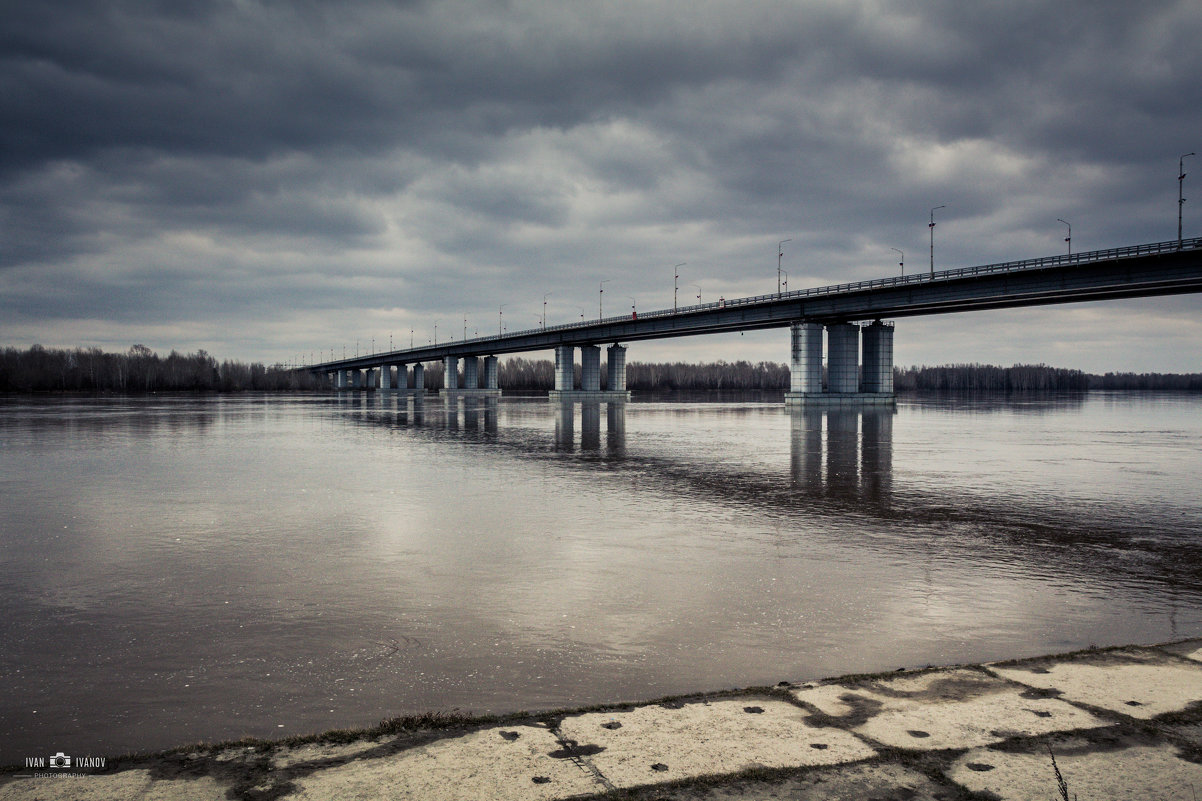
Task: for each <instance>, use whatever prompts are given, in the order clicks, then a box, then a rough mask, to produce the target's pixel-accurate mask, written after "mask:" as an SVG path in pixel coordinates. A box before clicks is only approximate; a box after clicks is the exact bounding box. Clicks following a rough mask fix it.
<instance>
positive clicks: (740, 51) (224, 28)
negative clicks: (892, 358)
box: [0, 0, 1202, 368]
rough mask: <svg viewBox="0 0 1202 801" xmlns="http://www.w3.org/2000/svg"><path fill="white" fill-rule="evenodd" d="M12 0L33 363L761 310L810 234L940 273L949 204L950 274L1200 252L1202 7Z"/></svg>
mask: <svg viewBox="0 0 1202 801" xmlns="http://www.w3.org/2000/svg"><path fill="white" fill-rule="evenodd" d="M9 5H10V6H12V7H11V8H6V9H5V14H4V15H3V18H2V19H0V236H2V237H3V241H4V243H5V244H4V247H3V248H0V309H4V310H6V311H7V312H9V313H10V315H11V316H10V317H9V318H8V319H10V320H18V319H19V324H18V323H12V324H10V325H7V326H5V325H0V334H2V335H3V336H4V337H6V338H8V339H10V340H21V339H27V338H30V337H35V338H38V339H41V340H42V341H46V342H52V341H53V340H54V333H55V331H64V332H70V335H73V336H78V334H77V332H78V331H79V330H81V326H80V325H76V324H72V321H78V320H88V321H91V323H90V324H91V325H93V326H95V327H96V328H97V329H98V330H99V329H101V328H103V329H104V330H105V332H104V336H119V332H121V331H127V332H129V334H130V336H131V337H134V338H137V337H136V334H137V332H138V330H139V328H138V321H139V320H141V321H143V323H144V324H145V325H146V326H168V328H151V329H148V330H152V331H161V330H168V331H170V333H171V335H172V336H175V337H181V338H183V339H185V340H186V339H187V338H188V334H187V333H186V332H187V331H188V330H189V326H193V327H194V328H195V329H196V330H202V329H203V330H207V329H206V326H207V324H208V323H209V321H211V320H213V319H216V318H220V319H223V320H227V321H228V320H233V321H237V320H239V319H243V320H245V321H246V327H247V330H248V331H249V329H250V328H251V327H253V328H254V331H255V333H253V334H251V333H247V341H255V342H259V343H262V342H272V341H278V345H277V346H278V347H279V348H280V349H281V350H283V351H284V352H292V351H293V350H295V349H296V348H295V347H294V345H295V344H296V343H297V342H298V341H301V340H304V341H306V342H311V344H310V347H312V348H314V349H316V348H324V347H325V345H326V342H324V341H318V335H319V334H320V336H325V337H328V336H330V335H331V330H332V332H333V335H335V336H339V335H340V336H342V338H343V339H346V338H353V337H355V336H358V335H360V334H363V335H364V336H366V337H370V336H371V334H370V333H365V334H364V332H368V331H369V328H370V327H372V326H375V327H377V329H379V330H382V329H383V328H384V327H386V326H391V327H394V328H397V329H404V328H408V327H417V328H422V327H424V328H427V329H429V328H432V323H433V320H434V319H439V318H443V319H446V320H449V319H451V318H455V317H458V318H459V319H460V320H462V316H463V314H464V313H465V312H466V313H467V314H468V315H469V316H471V317H475V318H477V319H478V320H479V321H481V322H484V321H488V320H491V319H493V318H494V317H495V314H496V307H497V306H499V305H501V304H505V303H508V304H510V305H511V306H512V310H511V311H507V314H512V315H513V319H514V321H515V324H519V325H524V324H528V323H529V320H526V321H525V323H518V321H519V318H520V316H524V317H525V318H534V317H536V316H537V315H538V314H540V313H541V310H542V307H541V298H542V295H543V294H544V293H546V292H551V293H552V297H554V298H555V303H556V304H557V305H556V306H555V307H553V310H554V313H555V314H557V315H558V316H559V317H561V318H563V319H575V318H577V317H578V316H579V314H580V313H581V310H582V309H585V310H588V309H593V308H594V307H595V304H596V300H597V295H596V285H597V282H599V281H601V280H605V279H610V280H611V282H612V284H611V285H610V290H609V291H610V292H611V293H612V296H613V299H614V303H615V305H620V304H621V303H628V302H629V300H627V299H626V298H627V297H628V296H634V297H636V298H638V302H639V304H640V308H644V307H647V306H655V305H665V304H670V302H671V283H670V280H671V279H670V276H671V265H672V264H675V263H677V262H680V261H687V262H689V268H688V270H687V271H686V272H687V273H688V276H689V281H690V283H695V284H698V285H700V286H702V288H703V289H702V291H703V292H704V293H710V294H714V295H716V294H727V295H734V294H739V293H747V294H753V293H756V292H759V291H766V290H767V289H769V288H770V286H768V284H770V285H771V287H774V285H775V243H776V241H777V240H779V239H783V238H791V239H793V242H792V243H790V246H789V251H788V260H787V262H786V266H787V269H791V270H792V273H791V276H792V278H791V280H792V284H791V285H792V286H801V285H804V284H805V283H818V282H824V281H833V280H842V279H845V278H850V277H867V276H870V275H877V274H880V273H881V272H884V271H886V270H891V269H893V266H894V265H895V264H896V258H895V257H896V253H894V252H893V251H892V248H894V247H897V248H901V249H903V250H904V251H906V253H907V260H908V261H909V262H910V264H911V265H913V267H914V268H918V267H920V266H921V263H922V262H923V261H924V257H925V256H927V254H926V245H927V242H926V236H927V227H926V222H927V215H928V213H929V209H930V207H932V206H935V205H941V204H947V209H946V210H943V211H942V212H941V216H940V221H939V227H938V238H939V242H938V245H939V250H938V253H939V258H940V263H941V264H945V265H949V266H950V265H952V264H957V263H960V264H963V263H981V262H987V261H996V260H1004V259H1010V258H1015V257H1024V256H1034V255H1043V254H1046V253H1048V252H1056V251H1057V250H1058V249H1059V248H1060V247H1061V246H1062V244H1063V231H1062V226H1061V224H1060V223H1057V222H1056V218H1057V217H1066V218H1068V219H1071V220H1072V222H1073V224H1074V244H1075V245H1078V246H1079V247H1078V249H1081V248H1086V247H1102V246H1110V245H1115V244H1121V243H1126V242H1134V241H1150V240H1158V239H1168V238H1171V237H1172V236H1175V233H1176V229H1175V222H1176V220H1175V216H1176V194H1175V192H1176V181H1175V178H1176V157H1177V155H1178V154H1180V153H1183V152H1188V151H1190V150H1197V149H1199V144H1200V143H1199V142H1198V141H1197V136H1198V131H1199V130H1202V84H1199V82H1198V81H1197V80H1196V76H1197V75H1198V74H1200V73H1202V54H1200V52H1199V51H1198V49H1197V47H1196V42H1197V41H1198V40H1199V38H1202V11H1200V10H1199V9H1198V8H1197V5H1196V4H1195V3H1191V2H1186V1H1182V2H1170V1H1168V0H1164V1H1162V2H1147V3H1140V4H1131V3H1118V2H1101V3H1097V2H1091V3H1084V2H1077V3H1070V4H1063V3H1058V4H1051V3H1046V2H1039V3H1037V2H1005V3H1002V2H985V3H973V4H963V3H954V2H937V3H915V2H902V1H901V0H898V2H879V1H870V0H863V2H855V3H848V2H836V1H835V0H830V1H829V2H803V3H797V2H770V1H767V0H765V1H763V2H743V3H732V2H698V3H694V4H690V6H689V8H688V9H687V10H682V8H681V7H680V6H679V5H678V4H668V3H648V2H639V3H634V2H630V3H624V2H619V3H604V4H584V5H578V4H564V3H552V2H546V1H545V0H531V1H529V2H520V1H518V0H514V1H513V2H505V3H474V2H471V3H469V2H447V1H445V0H439V1H436V2H411V3H401V2H348V3H339V4H328V3H316V2H308V3H306V2H300V3H297V2H264V1H259V2H255V1H252V0H222V1H216V0H214V1H213V2H189V3H179V2H171V3H166V2H164V3H157V4H156V3H146V2H133V0H120V1H119V2H109V3H102V4H98V3H94V2H78V3H69V2H62V3H53V4H44V3H30V4H9ZM1195 174H1198V173H1195ZM1192 178H1193V176H1191V180H1192ZM1193 209H1194V206H1193V205H1189V206H1188V207H1187V212H1192V211H1193ZM1195 216H1196V217H1198V218H1202V212H1199V213H1198V214H1197V215H1195ZM1190 230H1198V229H1197V226H1196V225H1195V226H1194V227H1193V228H1192V229H1190ZM656 265H667V267H666V268H664V269H663V270H659V268H658V267H657V266H656ZM661 273H663V274H666V275H668V276H669V279H668V281H667V282H665V281H664V277H663V274H661ZM665 284H666V288H665ZM64 285H66V286H67V287H68V290H67V291H64ZM691 291H693V290H691ZM1186 305H1187V306H1188V305H1189V303H1188V302H1187V304H1186ZM1190 308H1192V307H1190ZM381 309H383V310H389V311H388V312H387V314H390V315H391V317H388V316H387V314H385V313H384V312H382V311H381V312H377V311H376V310H381ZM239 315H244V317H241V318H240V317H239ZM298 315H300V316H299V317H298ZM306 315H307V318H306ZM381 315H383V316H381ZM315 318H320V322H317V321H315ZM305 319H308V321H309V322H308V323H307V324H306V323H305V322H304V320H305ZM39 320H42V321H45V325H43V326H41V327H39V324H38V321H39ZM252 321H253V326H252ZM1087 323H1088V324H1094V323H1092V322H1089V321H1087ZM1098 324H1099V325H1101V323H1098ZM1156 324H1159V322H1157V323H1156ZM489 325H491V323H489ZM932 325H934V326H935V327H936V328H937V327H938V326H937V325H935V324H932ZM331 326H334V328H333V329H331ZM227 327H228V326H227ZM469 327H473V328H474V327H475V325H472V326H469ZM482 327H483V326H482ZM460 328H462V325H461V324H460ZM43 331H44V332H45V333H43ZM99 336H100V335H99V334H98V337H99ZM206 336H209V338H208V339H205V341H206V342H212V341H213V340H212V338H211V335H206ZM200 338H201V337H199V336H198V337H197V339H198V341H199V339H200ZM236 342H237V339H236V337H232V338H231V339H230V340H229V343H230V346H231V347H237V345H236ZM902 342H904V339H903V338H902V337H900V336H899V343H902ZM65 344H71V343H65ZM188 344H189V343H188V342H187V341H178V342H177V341H171V342H164V343H162V346H163V347H179V348H187V347H188ZM330 344H335V343H330ZM979 346H980V347H982V348H987V347H988V346H989V343H988V341H987V340H984V339H983V340H981V342H980V343H979ZM301 347H303V345H302V346H301ZM899 348H903V350H901V353H902V354H903V357H904V345H899ZM781 352H782V353H783V350H782V351H781ZM244 355H250V356H258V355H263V354H244ZM268 355H270V354H267V355H264V357H266V356H268ZM779 358H783V357H779ZM960 358H961V359H974V360H975V359H977V358H978V356H976V355H964V356H962V357H960ZM979 358H987V357H985V356H980V357H979ZM1070 366H1071V365H1070ZM1198 367H1199V368H1202V365H1198Z"/></svg>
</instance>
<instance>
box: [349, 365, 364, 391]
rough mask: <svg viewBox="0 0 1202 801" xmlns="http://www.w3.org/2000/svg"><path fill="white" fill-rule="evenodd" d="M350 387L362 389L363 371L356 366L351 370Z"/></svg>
mask: <svg viewBox="0 0 1202 801" xmlns="http://www.w3.org/2000/svg"><path fill="white" fill-rule="evenodd" d="M351 388H352V389H363V371H362V370H360V369H359V368H357V367H356V368H355V369H354V370H351Z"/></svg>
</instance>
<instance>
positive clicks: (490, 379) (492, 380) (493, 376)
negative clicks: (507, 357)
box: [484, 356, 500, 389]
mask: <svg viewBox="0 0 1202 801" xmlns="http://www.w3.org/2000/svg"><path fill="white" fill-rule="evenodd" d="M499 373H500V371H499V369H498V367H497V357H496V356H485V357H484V388H485V389H497V388H498V385H497V376H498V375H499Z"/></svg>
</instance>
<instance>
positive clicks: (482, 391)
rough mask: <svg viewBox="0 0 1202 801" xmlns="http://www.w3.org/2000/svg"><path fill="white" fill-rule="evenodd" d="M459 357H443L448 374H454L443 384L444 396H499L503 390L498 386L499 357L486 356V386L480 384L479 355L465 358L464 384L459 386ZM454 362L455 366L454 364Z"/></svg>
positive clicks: (442, 393)
mask: <svg viewBox="0 0 1202 801" xmlns="http://www.w3.org/2000/svg"><path fill="white" fill-rule="evenodd" d="M458 361H459V360H458V358H456V357H455V356H446V357H444V358H443V364H444V365H446V374H447V375H448V376H452V378H450V379H448V380H447V381H446V382H445V383H444V384H443V389H442V391H441V392H439V393H438V394H439V395H442V396H447V397H450V396H454V397H464V398H499V397H501V390H500V389H499V388H498V387H497V374H498V369H497V357H496V356H485V357H484V386H483V387H482V386H480V358H479V357H478V356H465V357H464V359H463V386H462V387H461V386H459V380H458ZM453 363H454V365H455V366H452V364H453Z"/></svg>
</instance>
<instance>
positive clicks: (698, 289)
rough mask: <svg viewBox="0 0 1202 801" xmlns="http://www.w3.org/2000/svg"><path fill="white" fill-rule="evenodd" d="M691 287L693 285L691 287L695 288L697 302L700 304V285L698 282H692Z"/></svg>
mask: <svg viewBox="0 0 1202 801" xmlns="http://www.w3.org/2000/svg"><path fill="white" fill-rule="evenodd" d="M692 287H693V289H696V290H697V304H698V305H700V304H701V286H700V285H699V284H693V285H692Z"/></svg>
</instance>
